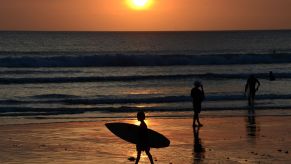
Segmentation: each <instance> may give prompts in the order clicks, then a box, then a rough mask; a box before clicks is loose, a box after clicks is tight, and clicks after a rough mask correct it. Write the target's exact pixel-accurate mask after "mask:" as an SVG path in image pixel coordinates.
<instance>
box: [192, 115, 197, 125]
mask: <svg viewBox="0 0 291 164" xmlns="http://www.w3.org/2000/svg"><path fill="white" fill-rule="evenodd" d="M196 120H197V112H194V115H193V125H192V126H193V127H195V126H196V124H195V123H196Z"/></svg>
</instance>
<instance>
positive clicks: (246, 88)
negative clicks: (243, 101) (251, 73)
mask: <svg viewBox="0 0 291 164" xmlns="http://www.w3.org/2000/svg"><path fill="white" fill-rule="evenodd" d="M248 85H249V82H247V83H246V85H245V94H246V93H247V90H248Z"/></svg>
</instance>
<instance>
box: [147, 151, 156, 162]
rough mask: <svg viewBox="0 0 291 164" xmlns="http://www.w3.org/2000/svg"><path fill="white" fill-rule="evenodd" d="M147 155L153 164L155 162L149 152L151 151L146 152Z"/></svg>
mask: <svg viewBox="0 0 291 164" xmlns="http://www.w3.org/2000/svg"><path fill="white" fill-rule="evenodd" d="M146 154H147V156H148V157H149V160H150V161H151V164H153V163H154V161H153V157H152V155H151V153H150V151H149V150H146Z"/></svg>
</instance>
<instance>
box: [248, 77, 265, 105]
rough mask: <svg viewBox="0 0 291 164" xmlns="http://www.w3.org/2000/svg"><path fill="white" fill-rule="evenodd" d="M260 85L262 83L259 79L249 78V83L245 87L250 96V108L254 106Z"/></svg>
mask: <svg viewBox="0 0 291 164" xmlns="http://www.w3.org/2000/svg"><path fill="white" fill-rule="evenodd" d="M260 85H261V83H260V81H259V80H258V79H257V78H255V76H254V75H251V76H250V77H249V78H248V80H247V83H246V85H245V94H247V96H248V104H249V106H254V102H255V95H256V92H257V91H258V90H259V87H260ZM247 92H248V93H247Z"/></svg>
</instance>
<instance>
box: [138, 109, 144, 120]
mask: <svg viewBox="0 0 291 164" xmlns="http://www.w3.org/2000/svg"><path fill="white" fill-rule="evenodd" d="M136 116H137V119H138V120H144V119H145V114H144V112H143V111H139V112H138V113H137V115H136Z"/></svg>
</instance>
